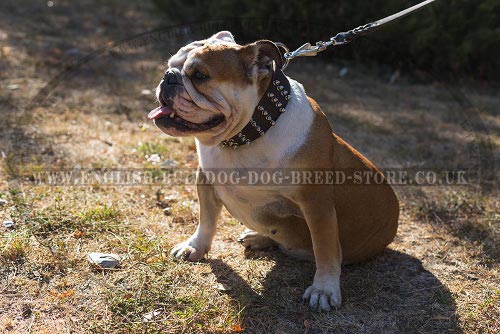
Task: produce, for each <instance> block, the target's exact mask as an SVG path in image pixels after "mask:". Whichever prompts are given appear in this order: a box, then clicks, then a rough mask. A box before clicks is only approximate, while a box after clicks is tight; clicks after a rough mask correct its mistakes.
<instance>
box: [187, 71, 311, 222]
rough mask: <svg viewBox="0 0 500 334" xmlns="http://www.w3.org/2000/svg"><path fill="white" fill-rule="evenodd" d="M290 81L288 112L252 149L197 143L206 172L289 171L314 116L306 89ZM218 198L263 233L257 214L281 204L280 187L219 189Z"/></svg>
mask: <svg viewBox="0 0 500 334" xmlns="http://www.w3.org/2000/svg"><path fill="white" fill-rule="evenodd" d="M289 80H290V85H291V95H292V98H291V99H290V101H289V103H288V105H287V108H286V112H285V113H284V114H283V115H281V116H280V118H279V119H278V120H277V122H276V125H275V126H274V127H272V128H271V129H269V130H268V131H267V132H266V133H265V134H264V136H263V137H261V138H259V139H257V140H255V141H253V142H252V143H250V144H249V145H245V146H240V147H239V148H238V149H236V150H233V149H230V148H220V147H218V146H204V145H202V144H200V143H199V142H198V141H197V147H198V157H199V162H200V165H201V167H202V169H205V170H206V169H219V168H221V169H229V170H230V169H233V168H234V169H248V170H252V169H262V168H270V169H271V168H287V167H289V160H290V159H291V158H292V157H293V156H294V155H295V153H296V151H297V150H298V149H299V148H300V147H301V146H302V145H304V143H305V142H306V140H307V136H308V133H309V131H310V128H311V125H312V122H313V119H314V112H313V110H312V108H311V105H310V104H309V101H308V100H307V96H306V93H305V91H304V88H303V87H302V85H301V84H300V83H298V82H296V81H294V80H292V79H289ZM215 191H216V194H217V196H218V197H219V198H220V199H221V201H222V202H223V204H224V206H225V207H226V208H227V209H228V211H229V212H230V213H231V214H232V215H233V216H234V217H235V218H237V219H238V220H240V221H242V222H243V223H244V224H245V225H247V226H248V227H250V228H252V229H254V230H256V231H259V230H261V228H260V226H259V225H260V222H259V221H258V219H255V214H254V213H255V211H256V209H258V208H259V207H264V206H265V205H266V204H268V203H272V202H279V201H280V200H282V198H283V197H282V196H281V194H280V192H279V187H272V186H265V187H259V186H249V185H246V184H244V185H219V186H216V187H215Z"/></svg>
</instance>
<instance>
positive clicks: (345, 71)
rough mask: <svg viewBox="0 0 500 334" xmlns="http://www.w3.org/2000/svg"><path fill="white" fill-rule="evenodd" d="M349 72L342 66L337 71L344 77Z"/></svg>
mask: <svg viewBox="0 0 500 334" xmlns="http://www.w3.org/2000/svg"><path fill="white" fill-rule="evenodd" d="M347 73H349V69H348V68H347V67H342V68H341V69H340V71H339V76H340V77H341V78H343V77H345V76H346V75H347Z"/></svg>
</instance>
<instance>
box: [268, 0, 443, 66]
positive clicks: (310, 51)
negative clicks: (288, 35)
mask: <svg viewBox="0 0 500 334" xmlns="http://www.w3.org/2000/svg"><path fill="white" fill-rule="evenodd" d="M434 1H435V0H426V1H422V2H421V3H419V4H416V5H415V6H412V7H410V8H407V9H405V10H402V11H400V12H398V13H396V14H393V15H390V16H387V17H385V18H383V19H380V20H377V21H374V22H371V23H368V24H365V25H363V26H359V27H357V28H354V29H352V30H349V31H346V32H339V33H338V34H337V35H335V36H334V37H332V38H330V40H329V41H328V42H323V41H318V42H316V45H315V46H312V45H311V43H305V44H303V45H302V46H300V47H299V48H298V49H297V50H295V51H291V52H290V50H289V49H288V47H287V46H286V45H285V44H283V43H281V42H276V43H275V44H276V46H278V47H280V48H282V49H283V50H285V53H284V55H283V57H284V58H285V61H284V63H283V67H282V68H281V70H282V71H283V70H285V69H286V68H287V66H288V63H289V62H290V60H292V59H293V58H295V57H304V56H305V57H311V56H316V55H317V54H318V52H321V51H324V50H325V49H326V48H327V47H329V46H330V45H333V46H338V45H343V44H347V43H350V42H352V41H354V40H355V39H357V38H358V37H361V36H364V35H367V34H369V33H371V32H373V31H375V30H377V29H378V28H380V27H382V26H383V25H384V24H387V23H389V22H391V21H394V20H397V19H400V18H402V17H404V16H406V15H408V14H410V13H412V12H414V11H416V10H417V9H420V8H422V7H424V6H427V5H428V4H430V3H432V2H434Z"/></svg>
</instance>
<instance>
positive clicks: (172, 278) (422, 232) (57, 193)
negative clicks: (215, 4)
mask: <svg viewBox="0 0 500 334" xmlns="http://www.w3.org/2000/svg"><path fill="white" fill-rule="evenodd" d="M49 5H52V6H49ZM163 20H164V18H163V16H162V14H160V13H158V12H157V10H156V9H155V8H154V7H153V5H152V4H149V3H146V4H141V5H131V4H127V3H125V2H120V1H109V2H106V3H101V2H98V1H91V0H88V1H80V2H78V4H74V3H71V2H69V1H54V2H51V1H49V2H43V1H20V2H17V1H16V2H14V1H3V2H2V3H1V4H0V60H1V61H0V86H1V90H0V108H1V113H0V118H1V123H0V129H1V131H0V151H1V152H0V154H1V156H0V159H1V160H0V164H1V168H0V173H1V174H0V199H3V200H5V201H6V202H5V204H4V205H3V206H1V207H0V220H1V221H5V220H12V221H14V224H15V225H14V227H12V228H7V227H4V226H3V225H2V226H0V232H1V239H0V292H1V293H0V331H2V332H7V333H60V332H61V333H62V332H75V333H87V332H88V333H90V332H93V333H95V332H100V333H123V332H130V333H142V332H148V333H155V332H158V333H180V332H184V333H189V332H202V333H207V332H214V333H231V332H245V333H246V332H248V333H337V332H346V333H382V332H383V333H424V332H425V333H445V332H451V333H453V332H465V333H498V332H499V331H500V325H499V323H498V319H499V316H500V305H499V299H500V285H499V258H500V254H499V249H498V243H499V231H498V228H499V225H498V222H499V218H500V217H499V213H498V212H499V201H500V200H499V198H500V196H498V195H499V194H498V188H497V186H496V184H494V183H488V182H483V183H482V184H479V183H478V182H477V180H476V179H475V180H472V181H471V182H470V184H468V185H463V186H456V185H455V186H444V185H441V186H428V187H414V186H413V187H410V186H402V185H401V186H396V187H395V190H396V193H397V195H398V198H399V200H400V206H401V215H400V227H399V231H398V235H397V237H396V239H395V241H394V242H393V243H392V244H391V245H390V246H389V248H388V249H387V250H386V251H385V252H384V253H383V254H381V255H380V256H378V257H376V258H374V259H372V260H370V261H367V262H365V263H361V264H355V265H349V266H344V267H343V269H342V278H341V285H342V291H343V305H342V307H341V308H340V309H339V310H336V311H333V312H331V313H315V312H311V311H310V310H309V309H308V308H307V306H306V305H303V304H302V302H301V296H302V293H303V291H304V289H305V288H306V287H307V286H309V284H311V282H312V278H313V273H314V265H313V264H312V263H309V262H304V261H301V260H295V259H291V258H288V257H286V256H285V255H282V254H280V253H279V252H276V251H265V252H264V251H260V252H249V251H245V250H244V249H243V248H242V247H241V246H240V245H239V244H238V243H237V242H236V239H237V236H238V235H239V233H241V232H242V231H243V230H244V227H243V226H242V225H241V224H240V223H239V222H237V221H236V220H234V219H233V218H232V217H231V216H230V215H229V214H228V213H227V212H225V211H224V212H223V216H222V218H221V220H220V224H219V228H218V234H217V236H216V239H215V242H214V245H213V248H212V250H211V252H210V253H209V255H208V257H207V259H206V260H205V261H202V262H200V263H184V262H175V261H173V260H172V259H170V258H169V257H168V256H166V254H168V251H169V250H170V249H171V248H172V247H173V245H175V244H176V243H178V242H180V241H183V240H184V239H186V238H187V237H188V236H189V235H190V233H192V232H193V231H194V229H195V226H196V222H197V216H198V213H197V208H198V203H197V198H196V190H195V189H194V187H193V186H192V185H175V186H174V185H163V186H162V185H160V184H151V185H135V186H108V185H103V184H97V183H92V184H90V185H80V186H48V185H37V184H36V182H35V180H33V179H32V178H30V177H29V175H31V174H32V172H33V171H35V172H36V171H40V170H44V169H47V168H75V167H80V168H95V169H100V170H104V169H110V168H130V169H132V168H144V167H146V168H151V170H152V171H153V173H154V172H158V171H159V168H160V167H162V168H163V170H167V171H168V170H169V169H176V168H196V166H197V157H196V151H195V146H194V140H193V139H192V138H182V139H176V138H171V137H168V136H166V135H164V134H161V133H160V132H159V131H158V130H157V129H156V128H155V127H154V126H153V125H152V124H151V123H149V122H148V121H147V120H146V117H145V116H146V115H147V112H148V111H149V110H150V109H152V108H154V107H155V106H156V104H155V98H154V96H153V93H152V92H151V91H153V90H154V87H155V85H156V84H157V82H158V81H159V80H160V79H161V77H162V73H163V71H164V70H165V61H166V60H167V59H168V57H169V52H170V53H172V52H175V51H176V49H177V48H178V47H180V46H181V45H182V44H180V43H181V42H182V41H181V40H182V38H179V39H174V37H175V36H174V37H172V36H169V37H168V38H166V39H164V40H161V39H150V40H147V39H144V38H142V39H140V41H142V42H143V43H142V44H141V43H138V42H136V41H137V40H134V39H133V40H132V43H125V44H121V45H120V46H121V47H113V46H114V45H115V44H113V43H115V42H116V41H120V40H123V39H125V38H128V37H130V36H133V35H136V34H139V33H141V32H144V31H149V30H152V29H153V28H155V27H157V26H160V25H161V24H165V22H163ZM167 23H168V22H167ZM204 29H206V31H205V32H204V33H205V34H204V35H203V36H205V35H208V34H210V33H212V32H213V31H211V30H210V28H209V27H205V28H204ZM176 31H177V33H178V34H184V35H182V36H187V37H190V36H191V37H192V35H194V34H195V33H194V32H190V30H189V29H187V28H186V29H184V30H182V29H180V30H179V29H178V30H176ZM187 37H186V38H187ZM195 37H199V36H198V35H196V36H195ZM299 43H300V42H298V44H299ZM106 48H107V49H106ZM99 50H101V51H99ZM102 50H104V51H102ZM110 51H111V52H110ZM87 54H91V55H92V56H91V57H87V58H84V61H81V62H80V63H78V64H75V63H72V61H73V60H74V59H78V58H81V57H84V56H85V55H87ZM78 65H79V66H78ZM61 73H62V75H61ZM394 73H395V72H394V71H393V70H392V71H391V70H387V69H384V70H381V69H377V68H375V69H374V68H366V67H362V66H360V65H354V64H352V63H341V62H334V63H329V64H327V63H323V62H322V61H321V59H320V58H319V57H318V58H308V59H307V60H303V59H301V60H297V62H296V63H295V64H292V65H291V66H290V69H289V70H288V71H287V74H288V75H290V76H291V77H293V78H296V79H297V80H299V81H300V82H302V83H303V84H304V87H305V89H306V91H307V92H309V94H310V95H311V96H312V97H313V98H315V99H317V101H318V102H319V104H320V105H321V107H322V108H323V110H324V111H325V113H326V114H327V115H328V117H329V119H330V121H331V124H332V127H333V129H334V131H335V132H336V133H337V134H339V135H340V136H341V137H343V138H344V139H345V140H346V141H348V142H349V143H351V144H352V145H353V146H354V147H356V148H358V149H359V150H360V151H361V152H362V153H363V154H365V155H366V156H367V157H368V158H370V159H371V160H372V161H373V162H374V163H375V164H376V165H378V166H380V167H384V168H403V167H421V168H438V169H439V168H445V169H446V168H448V169H454V168H471V169H472V170H477V169H479V168H480V167H479V166H482V167H481V168H482V169H481V170H483V172H484V173H483V175H482V180H483V181H484V180H486V179H488V177H489V176H488V175H486V174H487V171H485V168H484V167H485V166H490V165H491V163H492V162H493V161H495V158H497V157H498V152H499V150H498V147H499V144H500V136H499V133H500V131H499V128H500V117H499V114H498V105H499V104H500V98H499V97H498V95H497V94H496V93H495V91H494V90H493V89H491V88H490V86H488V85H486V84H484V83H474V84H470V83H468V84H462V83H461V82H453V83H440V82H439V81H437V80H434V79H433V78H432V77H430V78H429V77H428V76H427V77H426V76H425V75H423V74H420V75H419V76H417V77H414V76H409V75H408V76H406V75H405V74H404V73H403V74H402V75H401V76H399V77H398V76H395V75H393V74H394ZM396 73H397V72H396ZM341 74H342V75H341ZM391 76H392V79H397V80H395V81H393V80H390V78H391ZM422 76H423V77H422ZM53 78H55V79H54V80H53V81H51V79H53ZM46 85H47V86H46ZM44 87H50V88H51V89H48V88H45V89H43V88H44ZM52 88H53V89H52ZM148 90H149V91H148ZM483 125H485V126H483ZM488 164H490V165H488ZM493 172H494V171H493ZM490 176H491V175H490ZM95 251H97V252H110V253H116V254H118V255H120V256H121V257H122V261H121V264H120V266H119V267H118V268H116V269H113V270H107V271H102V270H99V269H97V268H95V267H93V266H91V265H90V264H89V262H88V261H87V259H86V257H87V253H88V252H95Z"/></svg>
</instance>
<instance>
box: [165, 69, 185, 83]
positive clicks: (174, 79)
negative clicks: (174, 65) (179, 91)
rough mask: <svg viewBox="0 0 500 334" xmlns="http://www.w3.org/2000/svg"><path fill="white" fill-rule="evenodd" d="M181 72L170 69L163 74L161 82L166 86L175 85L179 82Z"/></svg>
mask: <svg viewBox="0 0 500 334" xmlns="http://www.w3.org/2000/svg"><path fill="white" fill-rule="evenodd" d="M181 80H182V79H181V72H180V71H179V70H178V69H170V70H167V72H165V76H164V77H163V81H164V82H165V83H167V84H168V85H175V84H179V83H180V82H181Z"/></svg>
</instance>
